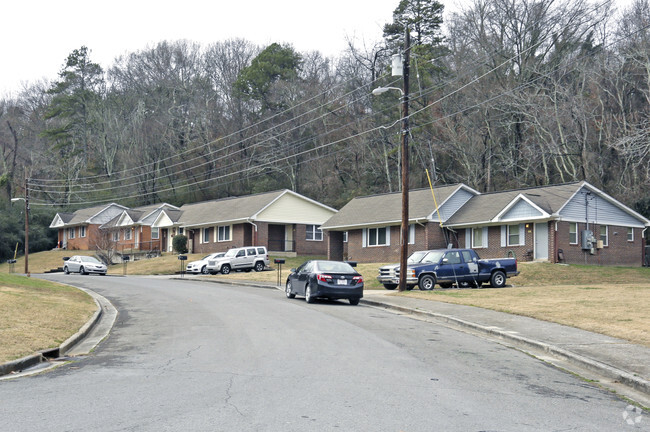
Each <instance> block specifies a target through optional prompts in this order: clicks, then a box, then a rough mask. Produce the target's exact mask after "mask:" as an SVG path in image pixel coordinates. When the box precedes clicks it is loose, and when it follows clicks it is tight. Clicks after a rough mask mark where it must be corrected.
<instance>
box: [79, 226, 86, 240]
mask: <svg viewBox="0 0 650 432" xmlns="http://www.w3.org/2000/svg"><path fill="white" fill-rule="evenodd" d="M79 237H82V238H83V237H86V227H85V225H82V226H80V227H79Z"/></svg>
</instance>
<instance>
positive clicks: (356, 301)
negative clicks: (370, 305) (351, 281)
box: [350, 297, 359, 306]
mask: <svg viewBox="0 0 650 432" xmlns="http://www.w3.org/2000/svg"><path fill="white" fill-rule="evenodd" d="M350 304H351V305H352V306H356V305H358V304H359V297H352V298H350Z"/></svg>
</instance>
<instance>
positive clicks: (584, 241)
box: [580, 230, 596, 250]
mask: <svg viewBox="0 0 650 432" xmlns="http://www.w3.org/2000/svg"><path fill="white" fill-rule="evenodd" d="M580 234H581V236H580V246H581V247H582V249H584V250H589V249H591V248H593V247H594V240H596V239H595V238H594V232H593V231H591V230H582V231H581V233H580Z"/></svg>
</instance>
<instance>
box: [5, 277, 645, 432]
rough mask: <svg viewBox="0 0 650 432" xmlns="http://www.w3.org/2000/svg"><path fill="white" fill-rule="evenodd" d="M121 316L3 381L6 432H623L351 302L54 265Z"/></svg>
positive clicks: (409, 322)
mask: <svg viewBox="0 0 650 432" xmlns="http://www.w3.org/2000/svg"><path fill="white" fill-rule="evenodd" d="M48 278H49V279H52V280H57V281H64V282H67V283H70V284H72V285H77V286H82V287H84V288H89V289H92V290H94V291H96V292H98V293H100V294H101V295H103V296H104V297H106V298H108V299H109V300H110V301H111V302H112V303H113V304H114V305H115V306H116V307H117V309H118V310H119V315H118V318H117V321H116V323H115V326H114V328H113V331H112V332H111V334H110V336H109V337H108V338H107V339H106V340H105V341H103V342H102V343H101V344H100V345H99V346H98V347H97V349H96V350H95V351H94V352H93V353H92V354H91V355H89V356H87V357H84V358H81V359H78V360H76V361H74V362H71V363H68V364H66V365H64V366H61V367H60V368H58V369H55V370H52V371H49V372H46V373H43V374H40V375H36V376H30V377H22V378H18V379H13V380H5V381H0V431H33V430H40V429H47V430H60V431H325V430H337V431H395V432H398V431H404V432H415V431H427V432H428V431H463V432H466V431H569V430H570V431H619V430H647V429H644V428H647V427H648V426H649V425H648V424H643V423H641V424H636V425H629V424H627V423H626V421H625V419H624V417H623V413H624V412H625V411H626V407H627V406H628V404H627V403H626V402H625V401H623V400H620V399H618V398H616V397H615V396H614V395H612V394H611V393H608V392H606V391H604V390H601V389H599V388H597V387H595V386H593V385H592V384H589V383H586V382H583V381H582V380H580V379H579V378H577V377H575V376H573V375H570V374H568V373H565V372H562V371H560V370H557V369H555V368H553V367H551V366H548V365H546V364H545V363H543V362H541V361H539V360H537V359H535V358H532V357H530V356H528V355H526V354H523V353H521V352H519V351H516V350H513V349H510V348H506V347H504V346H501V345H499V344H496V343H494V342H491V341H486V340H483V339H480V338H477V337H475V336H472V335H469V334H465V333H462V332H458V331H455V330H451V329H447V328H445V327H440V326H436V325H435V324H431V323H426V322H422V321H419V320H416V319H412V318H409V317H406V316H401V315H396V314H393V313H390V312H386V311H383V310H379V309H374V308H371V307H368V306H350V305H349V304H348V302H347V301H339V302H326V301H319V302H317V303H315V304H312V305H308V304H306V303H305V302H304V300H302V299H300V298H298V299H293V300H289V299H287V298H285V296H284V293H283V292H281V291H275V290H268V289H260V288H252V287H233V286H226V285H219V284H212V283H201V282H196V281H189V280H188V281H173V280H167V279H153V278H139V277H100V276H79V275H69V276H64V275H53V276H48Z"/></svg>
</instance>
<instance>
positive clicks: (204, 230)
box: [201, 227, 210, 244]
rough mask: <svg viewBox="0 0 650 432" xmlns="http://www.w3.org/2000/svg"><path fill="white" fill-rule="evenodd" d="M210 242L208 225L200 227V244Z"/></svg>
mask: <svg viewBox="0 0 650 432" xmlns="http://www.w3.org/2000/svg"><path fill="white" fill-rule="evenodd" d="M203 243H210V227H205V228H201V244H203Z"/></svg>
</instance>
